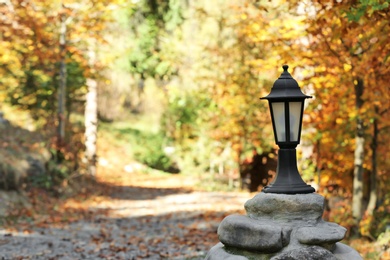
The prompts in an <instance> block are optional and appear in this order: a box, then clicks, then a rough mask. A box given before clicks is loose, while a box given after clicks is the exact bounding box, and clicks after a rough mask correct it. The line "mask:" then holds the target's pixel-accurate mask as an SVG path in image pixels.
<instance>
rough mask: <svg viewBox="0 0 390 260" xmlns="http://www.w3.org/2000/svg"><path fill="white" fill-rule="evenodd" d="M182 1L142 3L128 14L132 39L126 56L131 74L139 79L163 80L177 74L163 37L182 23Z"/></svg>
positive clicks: (143, 0) (136, 5)
mask: <svg viewBox="0 0 390 260" xmlns="http://www.w3.org/2000/svg"><path fill="white" fill-rule="evenodd" d="M183 5H184V2H183V1H181V0H169V1H158V0H142V1H139V2H138V3H137V4H135V5H134V6H133V7H132V8H131V11H130V13H129V22H130V23H131V28H132V31H133V33H134V36H135V40H134V47H133V49H132V52H131V54H130V56H129V60H130V71H131V72H132V73H133V74H135V75H139V76H140V77H141V78H142V79H146V78H148V77H152V78H160V79H163V78H166V77H170V76H171V75H174V74H176V73H177V68H176V66H175V64H174V62H173V61H172V60H171V59H170V57H167V56H169V53H170V51H169V50H167V48H168V49H169V47H170V46H169V44H167V43H166V38H167V37H168V36H169V34H173V31H174V29H175V28H176V27H177V26H178V25H179V24H181V23H182V22H183V15H182V10H183Z"/></svg>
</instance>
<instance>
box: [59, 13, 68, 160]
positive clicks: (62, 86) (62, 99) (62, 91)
mask: <svg viewBox="0 0 390 260" xmlns="http://www.w3.org/2000/svg"><path fill="white" fill-rule="evenodd" d="M65 54H66V17H65V15H64V14H62V15H61V27H60V57H61V61H60V80H59V89H58V129H57V155H58V156H59V154H60V152H61V148H62V146H63V145H64V142H65V120H66V117H65V110H66V108H65V104H66V76H67V75H66V74H67V71H66V61H65V59H66V55H65Z"/></svg>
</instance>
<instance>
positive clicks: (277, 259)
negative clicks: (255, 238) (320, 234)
mask: <svg viewBox="0 0 390 260" xmlns="http://www.w3.org/2000/svg"><path fill="white" fill-rule="evenodd" d="M249 259H256V260H269V259H271V260H287V259H288V260H304V259H307V260H314V259H315V260H336V259H337V260H363V258H362V257H361V256H360V255H359V253H358V252H357V251H356V250H355V249H353V248H351V247H349V246H347V245H345V244H342V243H336V246H335V249H334V250H333V251H329V250H326V249H324V248H322V247H319V246H310V247H305V248H297V249H294V250H290V251H286V252H282V253H279V254H262V253H253V252H248V251H245V250H240V249H234V248H228V247H226V246H224V245H223V244H222V243H218V244H216V245H215V246H214V247H212V248H211V250H210V251H209V252H208V254H207V256H206V258H205V260H249Z"/></svg>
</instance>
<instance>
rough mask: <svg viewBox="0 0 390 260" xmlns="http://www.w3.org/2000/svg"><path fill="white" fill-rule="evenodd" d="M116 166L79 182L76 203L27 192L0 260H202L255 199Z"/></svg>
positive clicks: (3, 233) (3, 237)
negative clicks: (224, 224) (226, 222)
mask: <svg viewBox="0 0 390 260" xmlns="http://www.w3.org/2000/svg"><path fill="white" fill-rule="evenodd" d="M113 159H114V158H113ZM110 165H111V167H110ZM112 166H113V165H112V164H109V165H107V163H106V166H100V169H99V175H98V176H97V179H96V181H93V180H89V179H85V178H82V179H80V180H79V181H80V183H79V185H81V186H82V188H79V189H78V190H80V192H78V193H77V194H74V195H73V196H68V197H63V198H61V197H60V198H53V196H51V195H50V194H48V193H46V192H43V191H42V190H38V189H32V190H30V191H28V192H26V195H27V196H28V197H29V198H30V199H29V201H28V205H29V206H28V207H25V208H15V209H14V212H12V214H11V215H9V216H8V217H7V222H6V223H7V225H6V228H4V229H1V230H0V259H203V258H204V257H205V255H206V254H207V252H208V250H209V249H210V248H211V247H212V246H213V245H215V244H216V243H218V238H217V234H216V230H217V227H218V224H219V223H220V222H221V220H222V219H223V218H224V217H225V216H227V215H229V214H233V213H243V212H244V206H243V205H244V203H245V201H247V200H248V199H249V198H250V197H251V194H249V193H247V192H206V191H201V190H199V189H195V188H194V187H195V186H196V185H195V184H196V180H195V179H194V177H191V176H185V175H169V174H163V173H153V172H152V173H137V172H132V171H133V170H134V168H141V167H142V166H141V165H139V164H137V163H133V164H131V163H130V164H127V165H118V164H115V166H114V167H112ZM121 166H122V167H121ZM76 182H77V181H76ZM13 216H14V218H13ZM1 257H2V258H1Z"/></svg>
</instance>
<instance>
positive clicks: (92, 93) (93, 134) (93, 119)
mask: <svg viewBox="0 0 390 260" xmlns="http://www.w3.org/2000/svg"><path fill="white" fill-rule="evenodd" d="M87 87H88V92H87V95H86V100H85V156H86V159H87V164H88V165H87V168H88V173H89V174H90V175H92V176H95V175H96V142H97V123H98V119H97V82H96V80H94V79H91V78H88V79H87Z"/></svg>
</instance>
